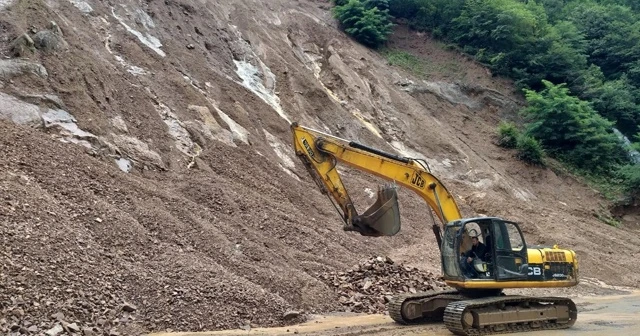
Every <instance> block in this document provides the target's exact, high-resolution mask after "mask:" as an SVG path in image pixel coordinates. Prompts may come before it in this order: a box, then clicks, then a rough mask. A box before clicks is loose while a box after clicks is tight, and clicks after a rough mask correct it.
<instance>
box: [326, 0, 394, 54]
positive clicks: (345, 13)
mask: <svg viewBox="0 0 640 336" xmlns="http://www.w3.org/2000/svg"><path fill="white" fill-rule="evenodd" d="M335 4H336V6H335V7H334V8H333V12H334V15H335V17H336V18H337V19H338V21H340V24H341V25H342V27H343V29H344V31H345V32H346V33H347V34H349V35H351V36H353V37H354V38H355V39H356V40H357V41H358V42H360V43H362V44H364V45H366V46H368V47H372V48H377V47H379V46H381V45H382V44H384V42H386V41H387V37H388V36H389V34H391V28H392V27H393V24H392V23H391V17H390V16H389V10H388V4H387V1H386V0H364V1H360V0H348V1H346V0H336V1H335Z"/></svg>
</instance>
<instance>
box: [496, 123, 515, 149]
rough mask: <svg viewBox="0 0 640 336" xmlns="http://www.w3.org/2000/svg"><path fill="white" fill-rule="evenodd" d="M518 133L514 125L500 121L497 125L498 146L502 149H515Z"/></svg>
mask: <svg viewBox="0 0 640 336" xmlns="http://www.w3.org/2000/svg"><path fill="white" fill-rule="evenodd" d="M519 136H520V131H519V130H518V128H517V127H516V125H515V124H512V123H510V122H505V121H501V122H500V125H498V145H499V146H501V147H504V148H516V145H517V144H518V137H519Z"/></svg>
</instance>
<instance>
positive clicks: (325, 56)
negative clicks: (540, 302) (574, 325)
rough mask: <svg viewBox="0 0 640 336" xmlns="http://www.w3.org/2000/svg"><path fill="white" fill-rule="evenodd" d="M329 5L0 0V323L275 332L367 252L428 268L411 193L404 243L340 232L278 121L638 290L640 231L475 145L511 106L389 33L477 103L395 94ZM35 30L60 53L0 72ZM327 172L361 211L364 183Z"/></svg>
mask: <svg viewBox="0 0 640 336" xmlns="http://www.w3.org/2000/svg"><path fill="white" fill-rule="evenodd" d="M329 8H330V4H329V1H328V0H327V1H319V0H318V1H311V0H300V1H288V0H274V1H257V0H232V1H207V2H199V1H192V0H169V1H134V0H129V1H119V2H117V3H109V2H103V1H87V2H82V1H67V0H15V1H0V53H1V54H2V56H4V57H3V59H2V60H0V70H2V71H0V72H1V73H2V76H1V78H2V79H1V81H0V91H1V92H2V93H3V95H2V96H0V153H2V155H0V241H1V244H0V332H2V333H6V334H12V333H13V334H20V333H23V334H42V333H44V332H45V331H50V333H51V334H62V333H67V334H69V333H76V334H77V333H80V332H84V334H85V335H90V334H91V333H94V334H107V335H108V334H111V335H116V334H117V333H119V334H120V335H133V334H140V333H144V332H152V331H165V330H169V329H170V330H174V331H202V330H218V329H229V328H231V329H233V328H239V327H246V326H251V327H256V326H261V327H266V326H281V325H289V324H293V323H296V322H300V321H302V320H304V319H305V318H306V317H307V316H309V315H310V314H318V313H327V312H335V311H344V310H346V309H347V308H348V307H349V306H345V305H343V304H341V303H340V301H339V300H340V297H341V294H340V292H339V291H336V290H335V289H334V286H333V285H332V284H330V283H327V282H326V280H327V279H326V278H323V277H322V276H321V274H333V273H331V272H345V271H346V270H348V269H350V268H352V267H353V266H354V265H357V264H359V263H361V262H363V261H365V260H367V258H369V257H370V256H389V257H390V258H391V259H392V260H394V261H395V263H397V264H403V265H404V266H407V267H416V268H418V269H419V271H414V270H412V271H410V272H408V273H406V275H407V276H408V277H409V278H411V277H413V274H414V273H415V274H418V275H419V274H427V275H428V276H429V277H430V278H431V275H433V276H434V277H435V276H436V275H438V274H439V272H440V271H439V267H440V265H439V258H438V248H437V247H436V246H435V240H434V239H433V235H432V233H431V231H430V229H429V226H430V224H431V223H430V221H431V219H430V218H431V217H430V216H429V214H428V209H427V207H426V205H425V204H424V203H423V202H422V201H421V200H420V199H418V198H417V197H415V195H413V194H412V193H410V192H409V191H407V190H400V192H399V197H400V202H401V204H400V206H401V208H400V209H401V216H402V222H403V227H402V231H401V232H400V234H398V235H397V236H394V237H390V238H365V237H360V236H357V235H355V234H353V233H345V232H343V231H342V224H341V222H340V218H339V216H338V215H337V214H336V213H335V211H334V209H333V207H332V205H331V203H330V202H329V201H328V200H327V198H326V196H324V195H322V194H321V193H320V192H319V191H318V190H317V187H316V185H315V184H314V182H313V181H312V180H311V179H310V178H309V177H308V174H307V173H306V171H304V169H303V167H302V165H301V164H300V163H299V162H298V161H297V159H296V158H295V157H294V156H293V153H292V151H291V145H290V141H291V139H290V136H291V135H290V133H289V129H288V127H289V123H288V120H290V121H299V122H300V123H301V124H303V125H306V126H310V127H314V128H317V129H323V130H325V131H327V132H332V133H334V134H336V135H338V136H342V137H345V138H349V139H353V140H357V141H359V142H361V143H365V144H368V145H370V146H374V147H377V148H380V149H383V150H386V151H396V152H398V153H400V154H402V155H418V154H416V153H422V154H421V155H423V156H425V157H426V159H427V160H428V162H429V164H430V166H431V168H432V169H433V172H434V174H436V175H437V176H438V177H439V178H441V179H442V181H443V182H444V183H445V184H446V185H447V187H448V188H449V190H450V191H452V193H453V194H454V196H455V198H456V200H457V201H458V202H459V204H460V207H461V209H462V211H463V213H464V215H465V216H477V215H479V214H485V215H492V216H502V217H505V218H508V219H510V220H514V221H518V222H520V223H522V227H523V230H524V232H525V235H526V238H527V240H528V242H529V243H530V244H554V243H558V244H560V246H561V247H565V248H571V249H575V250H576V251H577V253H578V256H579V258H580V265H581V269H580V275H581V276H582V277H583V278H592V279H598V280H599V281H602V282H604V283H607V284H613V285H629V286H637V284H638V283H639V281H640V274H639V273H638V272H630V271H629V270H630V269H635V266H636V264H637V263H636V261H635V260H636V259H637V258H638V257H640V248H639V247H638V246H639V244H640V238H638V235H637V234H636V233H637V227H635V228H634V227H631V226H628V225H623V226H622V227H621V228H614V227H611V226H608V225H607V224H605V223H602V222H600V221H599V220H598V219H597V218H596V216H595V215H597V214H598V213H599V212H600V211H606V208H607V207H608V206H609V204H608V202H607V201H606V200H604V199H603V198H602V197H601V196H600V195H599V194H598V193H597V192H595V191H594V190H591V189H589V188H587V187H585V186H584V185H583V184H581V183H580V182H579V181H576V180H575V179H574V178H572V177H571V176H569V175H566V174H563V173H561V172H560V171H555V172H554V171H553V170H551V169H542V168H532V167H529V166H526V165H524V164H523V163H521V162H519V161H518V160H516V159H515V158H513V154H512V153H511V152H509V151H506V150H503V149H500V148H499V147H497V146H496V145H495V144H494V143H493V141H494V140H493V139H494V138H493V134H494V130H495V127H496V125H497V123H498V121H499V119H500V117H501V116H502V115H504V114H506V113H507V110H508V109H507V108H505V107H504V106H502V105H500V103H496V100H495V99H485V98H482V97H488V96H487V94H489V93H491V94H495V92H501V94H502V95H504V96H508V97H509V99H511V100H513V101H517V99H518V98H517V97H512V96H511V93H510V90H511V88H509V86H508V84H505V83H507V82H506V81H502V80H498V79H496V78H493V77H491V76H490V74H487V73H486V71H485V70H483V69H482V68H481V67H480V66H478V65H477V64H475V63H473V62H470V61H468V60H465V59H464V57H461V56H460V55H457V54H456V53H453V52H449V51H443V50H441V49H440V46H438V44H437V43H433V42H432V41H431V42H430V40H429V39H428V38H427V37H426V36H422V37H420V39H424V40H420V39H418V37H416V40H415V41H423V42H424V44H417V45H415V46H414V45H413V44H415V43H417V42H412V45H409V44H407V43H408V42H406V41H407V39H406V37H407V36H409V35H408V34H411V33H409V32H408V31H406V30H405V31H402V30H401V29H400V30H399V31H398V33H397V34H404V35H401V36H405V39H404V40H402V39H398V41H405V42H398V43H399V44H397V45H394V47H398V48H409V51H411V52H416V53H417V54H418V55H419V56H421V57H425V58H427V59H430V57H434V58H433V62H434V63H435V64H440V63H438V62H444V60H445V59H450V60H452V61H455V62H456V64H457V65H456V69H458V70H456V71H457V72H456V76H458V75H460V77H459V78H462V80H464V81H469V82H472V83H471V84H474V85H475V86H474V87H473V88H472V89H469V88H468V87H466V86H465V87H466V89H465V90H466V91H463V92H462V93H458V94H461V95H463V96H465V95H468V97H467V96H465V97H466V98H465V99H469V100H474V99H475V100H477V102H478V104H476V105H473V106H475V107H469V106H467V105H464V104H458V103H455V102H453V103H452V102H451V101H450V100H447V99H446V98H443V97H441V96H438V95H437V94H434V93H428V92H408V91H406V90H404V86H403V83H405V82H407V81H413V82H414V83H415V84H420V83H421V81H420V79H419V78H415V77H413V76H412V75H411V74H409V73H405V72H403V71H402V70H400V69H395V68H391V67H389V66H388V65H387V62H386V60H384V59H383V58H381V57H380V56H379V55H378V54H377V53H375V52H373V51H371V50H368V49H366V48H364V47H363V46H361V45H358V44H356V43H355V42H353V41H352V40H351V39H349V38H347V37H346V36H345V35H344V34H343V33H341V32H339V31H338V30H337V29H336V23H335V21H334V20H333V19H332V18H331V14H330V11H329ZM51 21H55V23H56V25H55V26H52V25H51V24H50V22H51ZM56 26H57V27H59V28H60V31H57V30H56V29H54V28H52V27H56ZM39 32H44V33H40V36H49V37H50V40H51V41H54V40H55V41H58V42H59V43H58V44H56V46H55V47H54V46H47V47H44V46H42V45H40V44H38V45H37V46H36V47H37V48H36V47H34V48H35V49H30V48H29V46H28V45H26V46H27V48H24V49H21V52H24V54H22V56H21V57H20V61H21V62H26V63H20V66H17V67H16V64H17V63H11V62H14V61H16V60H17V59H18V58H16V57H15V48H13V47H14V46H15V44H12V43H13V41H14V40H15V39H16V38H18V37H19V36H20V35H22V34H24V33H27V35H29V36H31V37H32V38H35V36H36V35H37V34H38V33H39ZM51 34H53V35H51ZM60 34H61V35H60ZM24 40H25V41H28V39H26V38H24ZM403 43H404V44H403ZM25 64H26V65H25ZM40 66H42V67H43V68H44V69H46V72H43V71H41V69H42V68H41V67H40ZM7 69H10V71H9V70H7ZM436 79H442V80H450V79H451V77H447V76H444V75H443V76H442V77H437V78H433V79H430V80H436ZM438 85H442V84H438ZM494 98H495V97H494ZM498 102H499V100H498ZM7 106H9V107H7ZM27 111H30V112H29V113H30V114H28V115H27ZM60 111H63V112H68V113H69V114H70V115H71V116H72V118H71V117H69V116H67V114H65V113H62V112H60ZM52 115H55V116H58V117H57V119H55V120H52V119H50V118H49V117H50V116H52ZM27 117H28V118H27ZM41 117H42V119H40V118H41ZM47 118H49V119H47ZM12 120H13V121H15V122H17V123H18V124H16V123H14V122H12ZM20 120H22V121H24V120H27V121H28V122H19V121H20ZM118 163H119V164H120V166H119V164H118ZM341 172H343V173H344V179H345V182H346V184H347V187H349V190H350V191H351V192H352V198H353V199H354V201H355V202H356V205H357V207H358V209H365V207H366V206H367V205H369V204H370V203H372V202H373V199H372V198H371V196H370V195H371V190H375V189H376V184H377V183H379V182H381V181H380V180H378V179H375V178H371V177H369V176H366V175H364V174H362V173H359V172H355V171H351V170H348V169H341ZM603 209H604V210H603ZM620 251H624V257H620ZM394 265H395V264H394ZM335 274H339V273H335ZM429 274H431V275H429ZM384 275H386V274H380V275H376V276H377V278H376V279H377V280H376V281H381V282H382V281H387V280H385V278H384ZM409 280H411V279H409ZM399 281H400V280H397V282H396V283H395V284H394V286H395V285H400V282H399ZM416 281H418V280H416ZM423 282H424V281H423ZM383 285H384V284H383ZM403 286H405V285H403ZM394 288H395V287H394ZM594 288H596V289H594V291H597V290H604V289H597V288H602V286H599V285H598V286H596V287H594ZM407 290H408V289H407ZM385 291H386V289H385ZM385 293H386V292H385ZM376 295H377V294H376ZM290 311H297V312H299V314H293V315H292V314H287V312H290ZM375 311H379V309H378V308H376V310H375Z"/></svg>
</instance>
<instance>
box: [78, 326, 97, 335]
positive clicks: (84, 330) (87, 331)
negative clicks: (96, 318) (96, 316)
mask: <svg viewBox="0 0 640 336" xmlns="http://www.w3.org/2000/svg"><path fill="white" fill-rule="evenodd" d="M82 335H84V336H97V335H98V334H97V333H96V332H95V331H93V329H92V328H86V327H85V328H82Z"/></svg>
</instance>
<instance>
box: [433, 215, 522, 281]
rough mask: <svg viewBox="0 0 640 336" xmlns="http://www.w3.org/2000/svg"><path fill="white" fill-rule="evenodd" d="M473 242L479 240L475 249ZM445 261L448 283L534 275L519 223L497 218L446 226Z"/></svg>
mask: <svg viewBox="0 0 640 336" xmlns="http://www.w3.org/2000/svg"><path fill="white" fill-rule="evenodd" d="M473 240H477V241H478V245H479V247H477V248H476V249H472V247H473V243H472V241H473ZM442 259H443V260H442V261H443V263H442V265H443V270H444V274H445V279H447V280H454V281H462V282H466V281H480V282H482V281H514V280H516V281H517V280H527V277H528V275H529V273H531V272H530V270H529V265H528V262H527V247H526V244H525V241H524V237H523V236H522V232H521V231H520V228H519V227H518V225H517V224H516V223H513V222H509V221H505V220H502V219H500V218H495V217H483V218H471V219H463V220H458V221H453V222H451V223H449V224H447V225H446V227H445V233H444V239H443V242H442ZM469 259H471V260H469Z"/></svg>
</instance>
